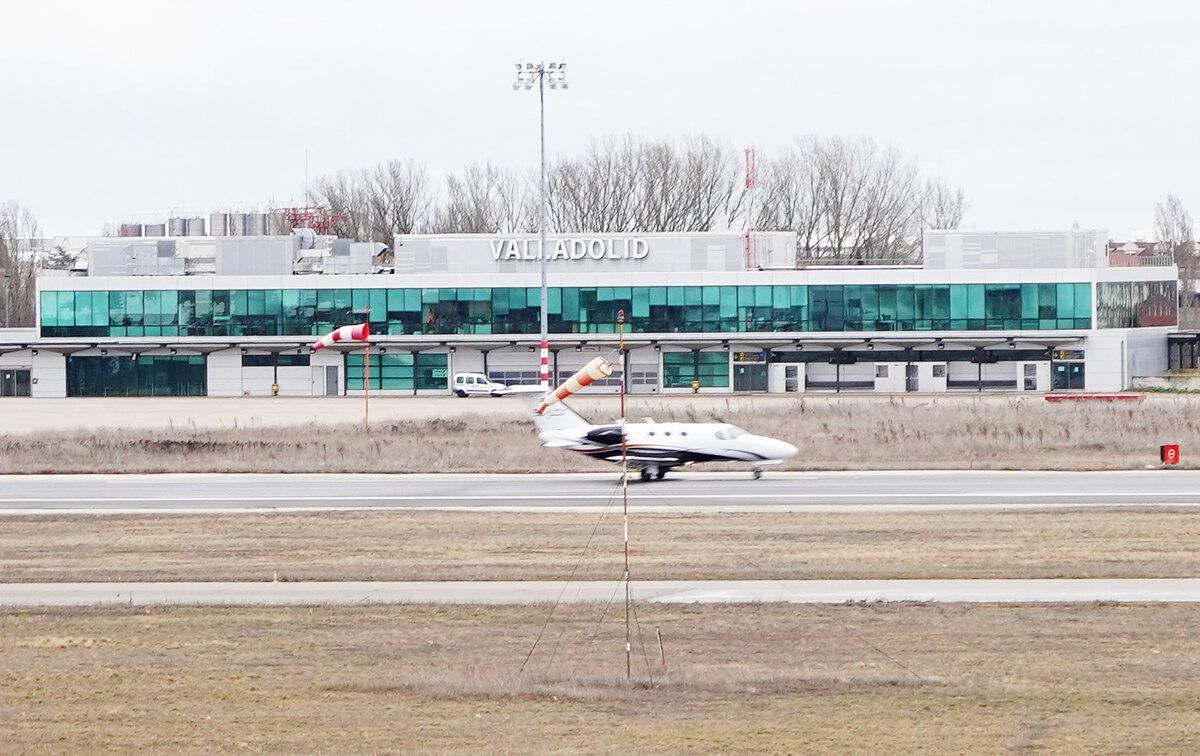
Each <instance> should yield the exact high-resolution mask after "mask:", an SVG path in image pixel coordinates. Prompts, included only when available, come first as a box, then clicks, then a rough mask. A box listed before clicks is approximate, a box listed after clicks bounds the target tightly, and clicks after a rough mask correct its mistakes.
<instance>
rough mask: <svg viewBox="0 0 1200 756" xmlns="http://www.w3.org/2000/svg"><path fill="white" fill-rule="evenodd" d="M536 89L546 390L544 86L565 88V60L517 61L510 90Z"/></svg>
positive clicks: (546, 379) (545, 380) (544, 383)
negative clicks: (539, 142) (557, 61)
mask: <svg viewBox="0 0 1200 756" xmlns="http://www.w3.org/2000/svg"><path fill="white" fill-rule="evenodd" d="M535 86H536V87H537V90H538V123H539V126H540V139H541V153H542V182H541V202H540V203H539V206H540V211H539V216H540V218H539V223H538V226H539V227H540V236H541V244H540V245H539V247H538V265H539V266H540V268H541V279H542V281H541V289H542V307H541V311H542V322H541V326H542V328H541V334H542V347H541V367H540V368H539V372H538V382H539V383H540V384H541V387H542V389H543V390H546V391H549V390H550V343H549V341H550V321H549V318H548V317H547V314H548V312H549V304H548V299H549V298H548V296H547V294H546V257H547V252H546V222H547V221H546V216H547V215H548V214H549V213H547V205H546V202H547V200H546V87H547V86H549V87H550V88H551V89H560V88H561V89H566V88H567V64H566V63H545V62H541V63H525V64H524V65H522V64H521V63H518V64H517V80H516V81H515V82H514V83H513V89H514V90H518V89H526V90H529V89H533V88H534V87H535Z"/></svg>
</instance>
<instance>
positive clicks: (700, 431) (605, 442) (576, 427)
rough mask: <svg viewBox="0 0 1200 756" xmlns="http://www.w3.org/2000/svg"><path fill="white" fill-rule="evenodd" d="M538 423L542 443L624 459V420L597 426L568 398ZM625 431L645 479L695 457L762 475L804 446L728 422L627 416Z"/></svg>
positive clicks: (611, 459)
mask: <svg viewBox="0 0 1200 756" xmlns="http://www.w3.org/2000/svg"><path fill="white" fill-rule="evenodd" d="M524 396H525V397H529V396H530V395H529V394H524ZM538 398H540V396H539V397H538ZM533 422H534V425H535V426H536V427H537V431H538V438H539V439H541V441H542V446H545V447H547V448H550V449H567V450H570V451H573V452H578V453H579V454H583V455H585V456H588V457H593V458H595V459H605V460H608V461H609V462H615V463H617V464H621V454H622V450H621V426H620V424H619V423H609V424H608V425H593V424H592V423H589V422H588V421H587V420H584V419H583V418H582V417H580V416H579V414H578V413H576V412H575V411H574V410H572V409H571V408H570V407H568V406H567V405H566V403H565V402H558V403H556V404H552V405H550V406H549V407H547V408H546V409H545V411H544V412H543V413H542V414H540V415H539V414H537V413H536V412H535V413H533ZM625 436H626V445H627V453H628V455H629V466H630V467H632V468H634V469H636V470H637V471H638V473H639V475H640V476H641V479H642V480H643V481H649V480H662V479H663V478H664V477H666V474H667V471H668V470H670V469H671V468H673V467H682V466H684V465H690V464H693V463H695V462H750V463H751V464H752V465H753V468H754V477H755V478H756V479H757V478H761V477H762V468H763V467H765V466H767V465H778V464H781V463H782V462H783V460H785V459H787V458H788V457H792V456H795V454H796V453H797V452H798V451H799V449H797V448H796V447H795V446H792V445H791V444H789V443H787V442H786V441H780V440H779V439H777V438H769V437H767V436H756V435H754V434H753V433H747V432H746V431H744V430H742V429H741V428H739V427H737V426H736V425H729V424H727V423H670V422H668V423H656V422H654V421H653V420H650V419H649V418H646V419H645V420H644V421H643V422H636V423H635V422H628V421H627V422H626V423H625Z"/></svg>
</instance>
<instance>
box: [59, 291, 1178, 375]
mask: <svg viewBox="0 0 1200 756" xmlns="http://www.w3.org/2000/svg"><path fill="white" fill-rule="evenodd" d="M1122 285H1124V284H1122ZM1108 291H1115V289H1108ZM40 301H41V324H40V325H41V328H42V334H43V335H44V336H158V335H163V336H173V335H186V336H242V335H254V336H310V335H315V334H320V333H323V332H326V331H328V330H330V329H332V328H334V327H336V326H339V325H346V324H349V323H354V322H359V321H361V320H362V319H363V318H364V317H365V316H366V312H367V308H368V307H369V308H370V322H371V323H372V324H373V326H374V330H375V331H376V332H377V333H388V334H397V335H399V334H416V333H437V334H490V333H497V334H534V333H537V330H538V320H539V315H538V306H539V301H540V294H539V291H538V289H537V288H527V287H521V288H495V289H487V288H471V289H450V288H445V289H353V290H351V289H284V290H279V289H249V290H233V291H229V290H212V291H210V290H201V289H197V290H179V291H177V290H147V291H114V292H42V295H41V300H40ZM548 302H549V314H550V327H551V330H552V331H553V332H554V333H581V334H583V333H614V332H615V331H616V318H617V313H618V312H619V311H621V310H624V311H625V315H626V330H627V332H629V333H638V332H642V333H649V332H663V333H718V332H720V333H729V332H750V333H763V332H780V331H783V332H794V331H810V332H811V331H831V332H840V331H893V330H895V331H912V330H951V329H953V330H968V329H969V330H985V329H993V330H995V329H1009V330H1016V329H1018V328H1019V329H1055V328H1088V327H1090V325H1091V317H1092V313H1091V311H1092V303H1091V285H1090V284H1087V283H1066V284H1053V283H1045V284H1037V283H1034V284H987V285H984V284H952V285H951V284H920V285H906V284H899V285H891V284H887V285H879V286H874V285H848V286H837V285H820V286H704V287H700V286H657V287H600V288H590V287H584V288H573V287H572V288H563V289H559V288H552V289H551V290H550V291H549V292H548ZM1122 306H1124V305H1122ZM1125 320H1126V321H1128V318H1125ZM1151 320H1154V318H1151ZM147 329H149V330H147ZM414 380H415V379H414ZM430 380H432V378H430Z"/></svg>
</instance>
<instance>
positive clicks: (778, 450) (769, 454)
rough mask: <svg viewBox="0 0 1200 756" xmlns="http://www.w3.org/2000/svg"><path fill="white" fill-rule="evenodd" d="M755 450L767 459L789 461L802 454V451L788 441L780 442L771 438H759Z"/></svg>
mask: <svg viewBox="0 0 1200 756" xmlns="http://www.w3.org/2000/svg"><path fill="white" fill-rule="evenodd" d="M755 442H756V443H755V444H754V449H755V451H757V452H758V453H759V454H761V455H762V456H763V457H765V458H766V459H787V458H788V457H794V456H796V455H797V454H799V453H800V450H799V449H797V448H796V447H794V446H792V445H791V444H789V443H788V442H787V441H780V440H779V439H777V438H771V437H770V436H757V437H756V438H755Z"/></svg>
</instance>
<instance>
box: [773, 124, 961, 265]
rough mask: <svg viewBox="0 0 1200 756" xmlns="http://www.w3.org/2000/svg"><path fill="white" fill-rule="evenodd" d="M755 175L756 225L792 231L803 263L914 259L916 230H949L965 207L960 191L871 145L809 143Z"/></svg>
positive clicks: (814, 139) (836, 140)
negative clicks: (756, 178) (933, 228)
mask: <svg viewBox="0 0 1200 756" xmlns="http://www.w3.org/2000/svg"><path fill="white" fill-rule="evenodd" d="M760 173H761V174H762V178H761V180H760V181H759V190H758V192H759V199H758V207H757V209H756V212H755V223H756V227H757V228H759V229H777V230H785V229H786V230H791V231H794V232H795V233H796V245H797V249H798V251H799V258H800V259H801V260H805V259H809V260H830V261H832V260H846V261H852V262H858V263H865V262H868V261H896V262H908V261H912V260H915V259H917V257H918V256H919V254H920V242H921V229H922V228H923V227H929V226H931V225H935V226H937V227H939V228H954V227H956V226H957V225H958V224H959V223H960V222H961V221H962V215H963V210H964V208H965V199H964V196H963V193H962V190H961V189H958V188H951V187H949V186H948V185H947V184H946V183H945V182H943V181H941V180H940V179H936V178H935V179H928V180H925V179H922V177H921V175H920V172H919V170H918V167H917V164H916V162H915V161H913V160H908V159H905V158H904V157H903V156H901V155H900V154H899V153H898V152H897V151H896V150H894V149H883V150H881V149H879V148H878V147H877V146H876V145H875V144H874V143H873V142H871V141H869V140H860V141H856V142H852V141H848V140H844V139H840V138H829V139H820V138H817V137H811V136H810V137H806V138H804V139H802V140H800V141H798V142H797V143H796V145H795V146H793V147H789V148H787V149H784V150H783V151H782V152H780V153H779V154H778V155H777V156H775V157H773V158H768V159H767V160H766V161H765V162H764V166H763V170H762V171H761V172H760Z"/></svg>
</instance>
